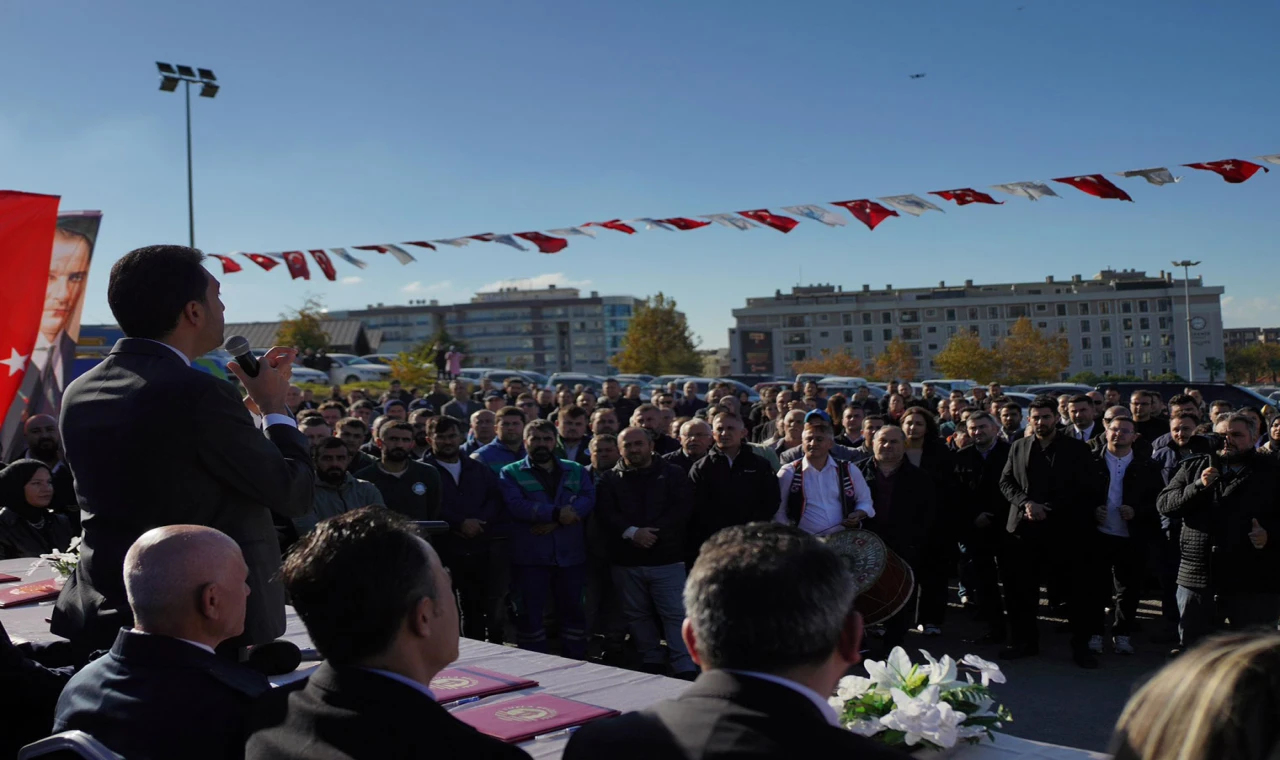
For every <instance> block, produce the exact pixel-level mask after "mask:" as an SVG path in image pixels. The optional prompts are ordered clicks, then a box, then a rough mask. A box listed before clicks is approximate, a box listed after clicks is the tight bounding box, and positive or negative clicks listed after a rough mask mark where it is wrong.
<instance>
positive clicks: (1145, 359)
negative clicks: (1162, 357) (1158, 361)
mask: <svg viewBox="0 0 1280 760" xmlns="http://www.w3.org/2000/svg"><path fill="white" fill-rule="evenodd" d="M1142 363H1143V364H1150V363H1151V352H1150V351H1143V352H1142Z"/></svg>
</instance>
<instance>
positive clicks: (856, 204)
mask: <svg viewBox="0 0 1280 760" xmlns="http://www.w3.org/2000/svg"><path fill="white" fill-rule="evenodd" d="M831 205H832V206H839V207H841V208H843V209H847V210H848V211H849V213H850V214H853V218H854V219H857V220H858V221H860V222H862V223H863V224H865V225H867V229H870V230H874V229H875V228H876V225H877V224H879V223H881V222H883V221H884V220H885V219H888V218H889V217H891V216H898V212H897V211H894V210H893V209H891V208H885V207H884V206H881V205H880V204H879V203H876V202H875V201H871V200H861V201H832V203H831Z"/></svg>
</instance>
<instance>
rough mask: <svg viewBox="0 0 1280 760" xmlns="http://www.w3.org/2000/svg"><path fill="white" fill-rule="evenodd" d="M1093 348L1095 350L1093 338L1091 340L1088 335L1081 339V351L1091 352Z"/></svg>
mask: <svg viewBox="0 0 1280 760" xmlns="http://www.w3.org/2000/svg"><path fill="white" fill-rule="evenodd" d="M1092 348H1093V338H1090V337H1089V336H1088V335H1086V336H1084V337H1083V338H1081V339H1080V349H1081V350H1083V351H1089V350H1091V349H1092Z"/></svg>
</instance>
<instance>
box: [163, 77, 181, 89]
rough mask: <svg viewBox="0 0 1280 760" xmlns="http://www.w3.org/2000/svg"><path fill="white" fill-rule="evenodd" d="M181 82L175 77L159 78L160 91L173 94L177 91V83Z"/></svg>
mask: <svg viewBox="0 0 1280 760" xmlns="http://www.w3.org/2000/svg"><path fill="white" fill-rule="evenodd" d="M181 81H182V80H181V79H178V78H177V77H170V76H162V77H160V89H161V90H162V91H164V92H173V91H174V90H176V89H178V82H181Z"/></svg>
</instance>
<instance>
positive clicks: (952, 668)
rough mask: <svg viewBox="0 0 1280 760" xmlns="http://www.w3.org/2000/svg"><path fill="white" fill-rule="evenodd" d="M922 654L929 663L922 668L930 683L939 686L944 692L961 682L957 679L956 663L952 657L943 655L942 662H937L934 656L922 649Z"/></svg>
mask: <svg viewBox="0 0 1280 760" xmlns="http://www.w3.org/2000/svg"><path fill="white" fill-rule="evenodd" d="M920 654H922V655H924V658H925V659H926V660H928V661H929V664H928V665H926V666H924V667H922V668H920V670H921V672H923V673H927V674H928V676H929V683H930V684H931V685H934V686H939V687H941V688H942V689H943V690H949V689H950V688H951V687H953V686H955V685H956V684H957V683H959V681H958V680H957V679H956V661H955V660H953V659H951V655H946V654H944V655H942V659H941V660H935V659H934V658H933V655H931V654H929V653H928V652H926V651H925V650H923V649H921V650H920Z"/></svg>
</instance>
